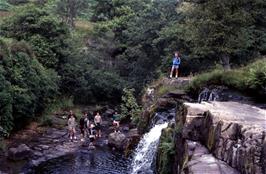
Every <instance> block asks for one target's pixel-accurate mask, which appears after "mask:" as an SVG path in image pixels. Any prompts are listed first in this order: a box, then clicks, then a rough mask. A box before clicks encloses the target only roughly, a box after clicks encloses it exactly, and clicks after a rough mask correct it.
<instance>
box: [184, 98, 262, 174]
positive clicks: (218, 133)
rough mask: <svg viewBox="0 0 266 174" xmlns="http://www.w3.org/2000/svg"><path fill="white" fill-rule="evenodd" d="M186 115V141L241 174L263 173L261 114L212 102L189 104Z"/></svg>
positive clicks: (244, 107)
mask: <svg viewBox="0 0 266 174" xmlns="http://www.w3.org/2000/svg"><path fill="white" fill-rule="evenodd" d="M206 111H208V112H206ZM202 113H203V114H202ZM206 113H208V114H206ZM188 114H189V117H190V119H188V120H187V121H186V125H185V127H186V130H185V131H184V134H185V136H186V138H188V139H193V140H197V141H200V142H202V143H203V145H205V146H206V147H207V148H208V149H209V150H211V152H212V154H213V155H214V156H215V157H216V158H218V159H219V160H222V161H225V162H226V163H227V164H228V165H230V166H231V167H234V168H236V169H237V170H238V171H239V172H241V173H243V174H253V173H254V174H255V173H256V174H262V173H266V171H265V161H266V160H265V158H266V156H265V154H266V153H265V152H264V151H263V149H265V147H264V146H265V143H263V142H264V137H265V135H264V131H265V125H264V124H263V122H264V123H265V121H266V117H265V116H266V111H265V110H261V109H259V108H256V107H253V106H249V105H246V104H241V103H235V102H213V103H203V104H192V105H190V104H189V107H188Z"/></svg>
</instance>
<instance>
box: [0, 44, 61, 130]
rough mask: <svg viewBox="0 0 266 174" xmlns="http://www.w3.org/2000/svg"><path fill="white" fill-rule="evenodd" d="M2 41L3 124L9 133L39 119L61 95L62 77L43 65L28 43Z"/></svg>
mask: <svg viewBox="0 0 266 174" xmlns="http://www.w3.org/2000/svg"><path fill="white" fill-rule="evenodd" d="M1 43H2V46H1V50H0V52H1V53H3V52H4V54H2V55H3V58H2V59H1V60H0V72H1V73H0V74H1V75H0V79H1V85H0V89H1V92H0V106H1V107H0V108H1V109H0V114H1V117H0V126H2V127H3V128H4V129H5V130H6V131H7V132H8V133H9V132H10V131H11V130H12V129H13V128H14V127H15V128H21V127H22V126H24V125H25V124H26V123H27V121H29V120H31V119H35V117H36V116H37V115H39V114H40V113H41V112H42V111H43V110H44V108H45V107H46V105H47V104H48V103H50V102H51V101H53V99H54V97H55V96H56V95H57V94H58V77H57V74H56V73H55V72H54V71H52V70H46V69H44V68H43V66H42V65H41V64H40V63H39V62H38V61H37V60H36V59H35V57H34V55H33V54H32V52H31V48H30V46H29V45H28V44H27V43H25V42H17V41H14V42H12V43H10V44H9V45H8V44H6V43H5V42H4V41H3V40H2V41H1ZM4 44H5V46H3V45H4ZM4 48H5V49H4Z"/></svg>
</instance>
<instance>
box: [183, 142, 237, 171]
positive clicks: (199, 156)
mask: <svg viewBox="0 0 266 174" xmlns="http://www.w3.org/2000/svg"><path fill="white" fill-rule="evenodd" d="M188 146H193V148H192V147H189V149H194V150H192V152H190V153H191V154H192V155H191V157H190V158H191V160H190V161H189V162H188V164H187V169H186V170H187V173H188V174H203V173H204V174H225V173H226V174H239V172H238V171H236V170H235V169H233V168H232V167H230V166H229V165H228V164H226V163H225V162H223V161H220V160H217V159H216V158H215V157H214V156H213V155H212V154H210V153H209V152H208V149H207V148H205V147H204V146H202V145H201V144H199V143H197V142H188Z"/></svg>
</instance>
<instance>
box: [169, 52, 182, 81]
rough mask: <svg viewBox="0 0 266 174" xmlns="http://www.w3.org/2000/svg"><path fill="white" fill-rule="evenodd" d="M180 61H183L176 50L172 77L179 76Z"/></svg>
mask: <svg viewBox="0 0 266 174" xmlns="http://www.w3.org/2000/svg"><path fill="white" fill-rule="evenodd" d="M180 63H181V58H180V56H179V52H178V51H176V52H175V57H174V58H173V65H172V68H171V72H170V78H172V77H175V78H178V69H179V65H180ZM174 72H175V74H174Z"/></svg>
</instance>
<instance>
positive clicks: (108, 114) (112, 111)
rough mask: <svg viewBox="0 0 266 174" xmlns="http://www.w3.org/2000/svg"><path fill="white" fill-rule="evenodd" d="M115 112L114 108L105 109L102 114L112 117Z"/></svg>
mask: <svg viewBox="0 0 266 174" xmlns="http://www.w3.org/2000/svg"><path fill="white" fill-rule="evenodd" d="M114 113H115V110H113V109H107V110H106V111H105V112H104V116H107V117H112V116H113V115H114Z"/></svg>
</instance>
